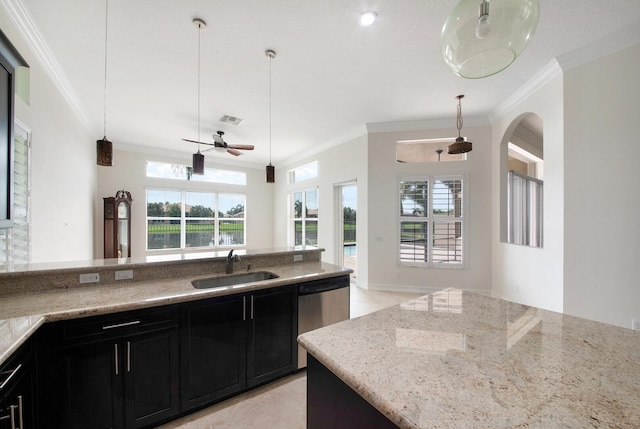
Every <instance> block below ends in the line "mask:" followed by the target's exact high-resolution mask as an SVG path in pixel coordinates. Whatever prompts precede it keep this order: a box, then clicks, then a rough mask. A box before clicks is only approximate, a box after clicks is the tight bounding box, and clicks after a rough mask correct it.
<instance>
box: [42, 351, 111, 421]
mask: <svg viewBox="0 0 640 429" xmlns="http://www.w3.org/2000/svg"><path fill="white" fill-rule="evenodd" d="M121 354H122V347H121V346H120V345H119V343H118V342H115V341H105V342H101V343H96V344H86V345H82V346H78V347H73V348H69V349H64V350H61V351H60V355H59V357H58V370H57V373H58V374H60V377H59V379H58V380H59V382H60V383H61V384H62V385H61V386H60V388H61V389H60V390H61V391H59V392H57V394H56V396H57V397H56V398H55V401H56V403H57V406H56V408H57V409H58V411H59V412H60V415H59V417H60V418H59V421H60V422H61V425H60V427H65V428H70V429H87V428H93V429H103V428H104V429H106V428H121V427H123V415H122V377H121V374H122V369H123V368H122V363H121ZM41 423H46V422H41Z"/></svg>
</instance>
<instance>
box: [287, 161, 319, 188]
mask: <svg viewBox="0 0 640 429" xmlns="http://www.w3.org/2000/svg"><path fill="white" fill-rule="evenodd" d="M316 177H318V161H314V162H312V163H309V164H306V165H303V166H302V167H298V168H294V169H293V170H289V183H298V182H302V181H303V180H309V179H314V178H316Z"/></svg>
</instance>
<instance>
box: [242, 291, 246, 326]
mask: <svg viewBox="0 0 640 429" xmlns="http://www.w3.org/2000/svg"><path fill="white" fill-rule="evenodd" d="M242 320H243V321H245V320H247V297H246V296H243V297H242Z"/></svg>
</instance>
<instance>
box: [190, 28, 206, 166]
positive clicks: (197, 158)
mask: <svg viewBox="0 0 640 429" xmlns="http://www.w3.org/2000/svg"><path fill="white" fill-rule="evenodd" d="M193 24H194V25H195V26H197V27H198V152H196V153H194V154H193V164H192V165H193V167H192V174H204V155H203V154H201V153H200V32H201V31H202V29H203V28H206V27H207V23H206V22H204V21H203V20H202V19H200V18H195V19H194V20H193Z"/></svg>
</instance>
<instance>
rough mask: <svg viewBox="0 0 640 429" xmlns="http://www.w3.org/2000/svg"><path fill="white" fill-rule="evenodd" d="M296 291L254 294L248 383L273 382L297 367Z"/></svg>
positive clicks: (289, 288)
mask: <svg viewBox="0 0 640 429" xmlns="http://www.w3.org/2000/svg"><path fill="white" fill-rule="evenodd" d="M296 309H297V305H296V294H295V289H294V288H293V287H285V288H277V289H271V290H267V291H264V292H258V293H254V294H252V295H251V303H250V313H251V314H250V315H249V316H250V317H249V319H250V321H249V323H250V325H251V328H250V329H249V338H248V353H247V384H248V385H249V386H255V385H257V384H261V383H264V382H266V381H270V380H272V379H274V378H276V377H279V376H281V375H284V374H288V373H290V372H292V371H293V370H294V369H295V367H296V357H297V348H296V326H297V311H296Z"/></svg>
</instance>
